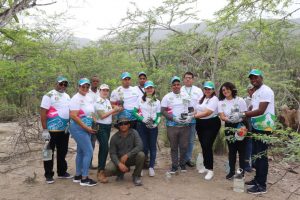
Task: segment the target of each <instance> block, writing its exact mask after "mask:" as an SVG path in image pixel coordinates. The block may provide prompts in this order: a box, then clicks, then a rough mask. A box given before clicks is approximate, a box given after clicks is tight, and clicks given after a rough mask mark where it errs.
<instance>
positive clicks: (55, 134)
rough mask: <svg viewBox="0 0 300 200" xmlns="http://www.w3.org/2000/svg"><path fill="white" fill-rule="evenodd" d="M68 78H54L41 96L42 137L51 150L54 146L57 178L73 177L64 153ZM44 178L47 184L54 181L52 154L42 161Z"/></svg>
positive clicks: (66, 133) (66, 150) (66, 136)
mask: <svg viewBox="0 0 300 200" xmlns="http://www.w3.org/2000/svg"><path fill="white" fill-rule="evenodd" d="M67 87H68V80H67V78H65V77H63V76H59V77H57V79H56V85H55V89H54V90H51V91H50V92H48V93H47V94H46V95H44V96H43V99H42V102H41V106H40V107H41V112H40V114H41V123H42V127H43V133H42V138H43V139H44V140H45V141H49V145H50V148H51V149H52V151H54V149H55V148H56V158H57V175H58V178H73V177H72V176H71V175H70V174H69V173H68V172H67V169H68V165H67V161H66V155H67V152H68V144H69V135H70V134H69V132H68V131H67V130H66V129H67V126H68V123H69V118H70V117H69V103H70V96H69V95H68V94H67V93H66V92H65V90H66V88H67ZM44 169H45V174H44V175H45V178H46V182H47V183H48V184H51V183H54V179H53V176H54V172H53V156H52V159H51V160H49V161H44Z"/></svg>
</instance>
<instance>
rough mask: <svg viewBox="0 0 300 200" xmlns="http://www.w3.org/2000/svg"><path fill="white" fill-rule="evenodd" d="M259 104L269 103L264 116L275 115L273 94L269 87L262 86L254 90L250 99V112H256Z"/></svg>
mask: <svg viewBox="0 0 300 200" xmlns="http://www.w3.org/2000/svg"><path fill="white" fill-rule="evenodd" d="M260 102H269V104H268V107H267V109H266V111H265V112H264V114H267V113H270V114H273V115H275V107H274V92H273V90H272V89H271V88H270V87H268V86H266V85H262V86H261V87H260V88H259V89H258V90H256V91H255V92H254V93H253V95H252V99H251V104H252V110H257V109H258V108H259V103H260Z"/></svg>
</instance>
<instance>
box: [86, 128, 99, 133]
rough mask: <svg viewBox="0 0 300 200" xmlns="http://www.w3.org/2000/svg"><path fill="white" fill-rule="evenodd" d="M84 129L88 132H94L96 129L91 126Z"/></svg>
mask: <svg viewBox="0 0 300 200" xmlns="http://www.w3.org/2000/svg"><path fill="white" fill-rule="evenodd" d="M86 131H87V132H89V133H90V134H95V133H96V132H97V131H96V130H94V129H92V128H91V127H87V128H86Z"/></svg>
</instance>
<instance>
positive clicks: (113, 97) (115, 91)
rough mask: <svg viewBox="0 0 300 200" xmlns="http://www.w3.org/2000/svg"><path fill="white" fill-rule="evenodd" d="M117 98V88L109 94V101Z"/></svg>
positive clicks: (114, 100)
mask: <svg viewBox="0 0 300 200" xmlns="http://www.w3.org/2000/svg"><path fill="white" fill-rule="evenodd" d="M118 100H119V96H118V93H117V89H115V90H113V91H112V93H111V95H110V101H111V102H116V101H118Z"/></svg>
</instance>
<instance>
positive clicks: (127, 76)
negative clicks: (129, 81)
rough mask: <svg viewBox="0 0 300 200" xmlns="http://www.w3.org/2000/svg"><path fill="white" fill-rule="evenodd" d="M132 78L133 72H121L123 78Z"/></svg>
mask: <svg viewBox="0 0 300 200" xmlns="http://www.w3.org/2000/svg"><path fill="white" fill-rule="evenodd" d="M125 78H131V74H130V73H129V72H123V73H122V74H121V79H125Z"/></svg>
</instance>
